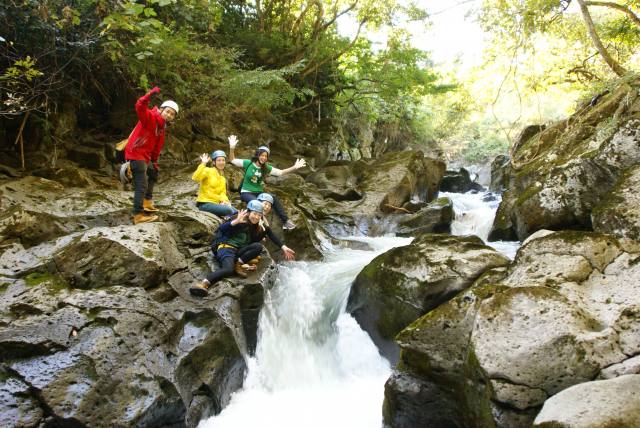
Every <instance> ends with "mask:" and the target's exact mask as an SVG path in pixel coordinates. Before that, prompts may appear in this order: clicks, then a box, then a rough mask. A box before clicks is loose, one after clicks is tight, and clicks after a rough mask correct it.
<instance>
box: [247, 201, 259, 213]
mask: <svg viewBox="0 0 640 428" xmlns="http://www.w3.org/2000/svg"><path fill="white" fill-rule="evenodd" d="M247 209H248V210H249V211H255V212H257V213H260V214H262V202H260V201H257V200H255V199H254V200H252V201H249V203H248V204H247Z"/></svg>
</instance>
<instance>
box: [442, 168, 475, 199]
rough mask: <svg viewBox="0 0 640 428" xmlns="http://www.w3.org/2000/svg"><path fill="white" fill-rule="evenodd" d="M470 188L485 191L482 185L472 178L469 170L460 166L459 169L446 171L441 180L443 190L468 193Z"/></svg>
mask: <svg viewBox="0 0 640 428" xmlns="http://www.w3.org/2000/svg"><path fill="white" fill-rule="evenodd" d="M470 190H476V191H483V190H485V189H484V187H482V185H480V184H478V183H476V182H475V181H474V180H472V179H471V175H470V174H469V171H467V170H466V169H465V168H460V169H459V170H458V171H445V172H444V176H443V177H442V181H441V182H440V191H441V192H452V193H466V192H468V191H470Z"/></svg>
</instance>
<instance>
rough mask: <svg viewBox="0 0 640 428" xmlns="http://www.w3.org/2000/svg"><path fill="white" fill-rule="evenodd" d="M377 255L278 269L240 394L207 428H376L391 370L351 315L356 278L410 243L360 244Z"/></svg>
mask: <svg viewBox="0 0 640 428" xmlns="http://www.w3.org/2000/svg"><path fill="white" fill-rule="evenodd" d="M357 240H358V241H362V242H366V243H368V244H369V245H370V246H372V247H373V248H374V250H373V251H363V250H353V249H334V250H331V251H329V252H328V254H327V255H326V258H325V260H324V261H322V262H293V263H287V264H286V265H284V266H280V268H279V276H278V279H277V281H276V284H275V285H274V287H273V288H271V289H270V290H267V291H266V296H265V305H264V307H263V310H262V311H261V313H260V322H259V331H258V346H257V349H256V355H255V357H254V358H251V359H249V361H248V366H249V370H248V374H247V378H246V379H245V382H244V385H243V388H242V390H240V391H238V392H237V393H235V394H234V395H233V397H232V399H231V402H230V403H229V405H228V406H227V407H225V409H224V410H223V411H222V412H221V413H220V414H219V415H217V416H214V417H212V418H210V419H208V420H205V421H202V422H201V423H200V425H199V427H201V428H225V427H228V428H231V427H232V428H244V427H255V426H259V427H262V428H270V427H273V428H276V427H277V428H287V427H291V428H293V427H296V428H299V427H305V428H316V427H317V428H320V427H322V428H333V427H349V428H358V427H362V428H372V427H375V428H378V427H380V426H381V424H382V414H381V411H382V401H383V398H384V383H385V381H386V380H387V378H388V377H389V375H390V374H391V370H390V367H389V363H388V362H387V360H385V359H384V358H382V357H381V356H380V354H379V353H378V350H377V349H376V347H375V345H374V344H373V342H372V341H371V339H370V338H369V336H368V335H367V333H365V332H364V331H362V329H361V328H360V327H359V326H358V324H357V323H356V321H355V320H354V319H353V318H352V317H351V315H349V314H347V313H345V307H346V301H347V298H348V296H349V289H350V286H351V283H352V281H353V279H354V278H355V276H356V275H357V274H358V272H360V270H362V268H363V267H364V266H366V265H367V264H368V263H369V262H370V261H371V260H372V259H373V258H374V257H375V256H377V255H378V254H380V253H382V252H384V251H387V250H388V249H390V248H392V247H395V246H400V245H407V244H408V243H409V242H410V241H411V239H410V238H388V237H382V238H358V239H357Z"/></svg>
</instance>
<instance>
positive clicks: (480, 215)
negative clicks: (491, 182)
mask: <svg viewBox="0 0 640 428" xmlns="http://www.w3.org/2000/svg"><path fill="white" fill-rule="evenodd" d="M438 197H439V198H444V197H447V198H449V199H451V201H452V202H453V209H454V211H455V219H454V221H453V222H452V223H451V234H452V235H457V236H460V235H476V236H478V237H480V238H481V239H482V240H483V241H484V242H485V243H486V244H487V245H489V246H491V247H493V248H495V249H496V250H498V251H500V252H501V253H503V254H504V255H506V256H507V257H509V258H510V259H511V260H513V258H514V257H515V255H516V251H517V250H518V248H520V242H518V241H495V242H488V241H487V240H488V237H489V232H491V225H492V224H493V219H494V218H495V216H496V211H497V210H498V205H500V196H499V195H496V194H493V193H489V192H479V193H470V192H469V193H447V192H440V193H439V194H438Z"/></svg>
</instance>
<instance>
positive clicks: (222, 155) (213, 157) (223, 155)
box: [211, 150, 227, 162]
mask: <svg viewBox="0 0 640 428" xmlns="http://www.w3.org/2000/svg"><path fill="white" fill-rule="evenodd" d="M216 158H225V159H226V158H227V154H226V153H225V152H224V150H216V151H215V152H211V160H212V161H214V162H215V160H216Z"/></svg>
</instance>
